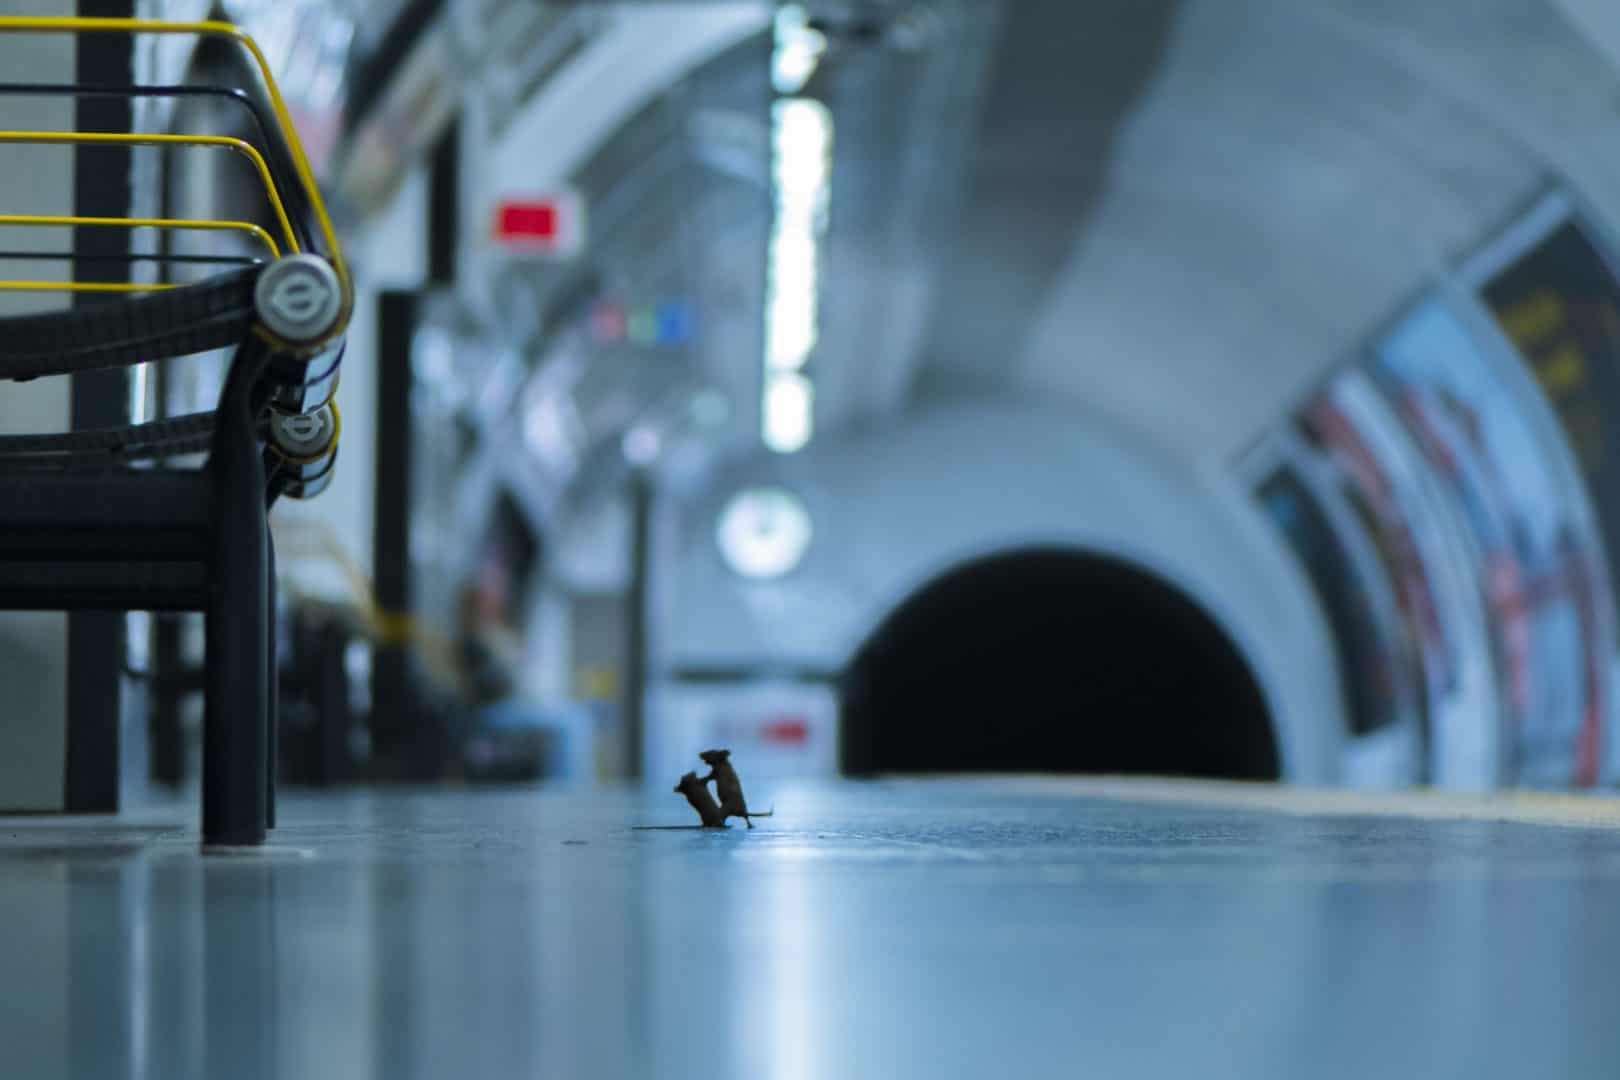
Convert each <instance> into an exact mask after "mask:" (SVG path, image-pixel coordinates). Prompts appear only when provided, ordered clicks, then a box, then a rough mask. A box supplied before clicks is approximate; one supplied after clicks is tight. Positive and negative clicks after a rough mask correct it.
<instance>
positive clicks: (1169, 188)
mask: <svg viewBox="0 0 1620 1080" xmlns="http://www.w3.org/2000/svg"><path fill="white" fill-rule="evenodd" d="M1464 6H1465V5H1461V4H1441V5H1437V4H1409V3H1404V2H1397V0H1374V2H1369V0H1312V2H1310V3H1285V2H1282V0H1187V2H1184V3H1181V4H1179V5H1177V7H1176V9H1175V10H1174V12H1173V13H1172V14H1171V18H1170V19H1169V22H1168V24H1167V25H1166V27H1165V31H1166V33H1165V40H1164V47H1163V52H1162V56H1159V57H1157V58H1155V67H1156V70H1155V71H1154V73H1153V75H1152V77H1151V78H1150V80H1149V81H1148V82H1147V85H1146V87H1145V89H1144V90H1143V92H1142V93H1141V95H1140V97H1139V98H1138V99H1137V101H1136V102H1135V103H1134V105H1133V106H1132V107H1131V108H1130V109H1129V110H1128V112H1126V114H1125V115H1124V116H1123V118H1122V120H1121V123H1120V124H1119V127H1118V130H1117V131H1116V132H1113V133H1111V136H1110V138H1108V139H1107V141H1104V140H1102V139H1098V140H1096V147H1097V150H1098V151H1099V152H1100V153H1106V158H1107V159H1106V164H1105V168H1104V171H1103V176H1102V178H1101V181H1100V191H1094V190H1092V189H1091V188H1090V187H1088V185H1087V184H1086V183H1085V182H1084V180H1083V179H1082V178H1079V177H1076V178H1074V180H1073V195H1072V199H1073V201H1074V202H1075V203H1078V204H1086V213H1085V215H1084V217H1083V219H1082V220H1081V221H1080V222H1078V223H1077V224H1076V225H1075V226H1074V227H1073V228H1072V230H1071V231H1070V232H1069V233H1068V235H1067V236H1066V237H1064V238H1063V244H1064V248H1065V251H1064V254H1063V256H1062V258H1061V260H1060V265H1059V266H1058V267H1057V268H1056V269H1055V271H1054V272H1053V273H1051V274H1049V275H1044V276H1043V275H1041V274H1039V273H1037V272H1033V271H1035V269H1036V268H1037V266H1038V264H1042V263H1045V262H1047V261H1048V260H1049V259H1050V251H1049V249H1050V244H1048V245H1047V249H1046V250H1035V249H1033V248H1032V247H1028V246H1026V247H1023V248H1002V249H1000V250H993V249H988V248H987V249H985V250H983V251H981V252H975V253H973V256H974V257H971V258H968V259H964V261H966V262H971V263H972V264H973V265H974V266H975V267H976V271H975V272H976V274H977V275H979V276H981V277H982V278H983V279H984V281H985V284H984V285H983V286H982V290H981V289H979V288H974V287H972V286H971V285H970V286H968V287H967V288H965V289H964V296H963V297H961V298H959V299H955V300H947V306H950V307H952V308H954V309H956V310H957V311H959V312H960V311H963V310H964V308H965V307H966V306H967V305H968V304H970V303H972V300H971V298H970V294H972V293H974V292H979V291H982V292H984V293H985V294H987V295H994V293H995V291H996V288H995V287H994V286H991V285H990V284H989V282H991V281H992V280H994V279H998V278H999V279H1001V281H1002V285H1001V286H1000V288H1002V289H1005V288H1007V287H1008V284H1009V283H1011V282H1017V283H1019V284H1018V287H1019V288H1020V289H1022V290H1024V292H1023V294H1022V295H1021V296H1020V297H1019V302H1020V303H1021V304H1023V305H1024V306H1026V307H1030V306H1033V307H1034V308H1035V310H1036V314H1035V316H1034V318H1033V320H1032V322H1031V324H1030V325H1029V326H1028V328H1027V333H1025V334H1024V335H1023V337H1022V340H1020V341H1017V342H1016V344H1015V343H1014V340H1013V339H1012V338H1011V337H1010V336H1009V338H1008V340H1007V345H1006V347H1005V348H1004V349H1002V350H999V351H995V352H992V351H990V350H987V349H985V348H984V347H982V345H978V344H976V343H972V339H971V338H970V337H966V336H964V337H962V338H958V339H957V341H958V342H968V343H969V344H970V346H971V347H969V348H956V347H953V344H954V343H953V342H951V341H943V342H940V343H938V345H937V347H936V348H935V349H934V350H933V351H932V352H931V353H930V355H929V356H928V361H929V363H930V365H931V367H932V369H933V371H932V381H933V382H934V384H935V385H936V386H942V387H946V388H948V387H949V386H950V385H951V384H952V382H953V377H954V380H958V381H959V380H961V379H962V378H964V377H968V378H974V379H983V378H987V377H992V378H996V379H1001V380H1010V381H1013V382H1017V383H1022V384H1024V385H1025V386H1027V387H1033V388H1036V389H1039V390H1041V391H1044V392H1052V391H1057V392H1060V393H1063V394H1068V395H1073V396H1075V397H1080V398H1084V399H1085V400H1086V401H1087V402H1088V403H1090V404H1092V405H1093V406H1096V407H1100V408H1103V409H1105V410H1107V411H1110V412H1113V413H1115V414H1117V415H1119V416H1121V417H1122V418H1125V419H1127V420H1131V421H1134V422H1136V423H1137V424H1139V425H1141V426H1142V427H1145V428H1147V429H1150V430H1152V431H1154V432H1156V433H1158V434H1159V435H1160V436H1161V437H1162V438H1163V439H1164V440H1165V441H1166V442H1167V443H1168V444H1170V445H1173V446H1176V447H1178V448H1180V449H1183V450H1185V451H1187V452H1188V453H1190V454H1197V455H1199V456H1201V457H1211V456H1213V457H1221V458H1224V457H1225V456H1227V455H1228V454H1230V453H1232V452H1234V451H1236V450H1237V449H1239V448H1241V447H1242V446H1243V445H1244V444H1245V443H1246V442H1247V441H1248V440H1249V439H1251V438H1252V437H1253V436H1254V435H1255V434H1256V433H1257V432H1258V431H1259V429H1260V428H1261V427H1263V426H1264V425H1265V424H1267V423H1269V422H1270V421H1272V420H1273V419H1274V418H1275V417H1276V416H1277V415H1278V414H1279V413H1280V412H1281V411H1282V410H1283V409H1285V408H1286V407H1287V405H1288V403H1289V402H1290V401H1291V400H1292V399H1293V398H1294V396H1296V395H1297V394H1299V393H1300V392H1301V391H1302V390H1303V389H1304V388H1305V387H1306V386H1308V385H1309V384H1310V383H1311V382H1313V381H1314V380H1316V379H1317V378H1319V377H1320V375H1321V373H1322V372H1323V371H1324V370H1325V369H1326V368H1327V367H1329V366H1331V365H1332V364H1334V363H1335V362H1337V361H1340V360H1342V359H1344V358H1345V356H1346V355H1347V354H1348V353H1349V351H1350V350H1352V349H1353V348H1355V347H1356V346H1357V345H1358V344H1359V343H1360V342H1361V341H1362V340H1363V339H1364V338H1365V337H1366V336H1367V335H1368V334H1369V333H1371V332H1372V331H1373V330H1374V329H1375V328H1376V327H1377V326H1378V325H1379V324H1380V323H1381V322H1383V321H1384V320H1386V319H1388V318H1390V317H1392V316H1393V315H1394V313H1395V310H1396V308H1397V307H1398V305H1400V304H1401V303H1402V302H1404V301H1405V300H1408V299H1410V298H1411V296H1412V294H1413V293H1414V291H1416V290H1417V289H1419V288H1421V287H1422V286H1423V285H1424V284H1425V283H1426V282H1429V281H1432V280H1433V279H1434V278H1435V277H1436V276H1437V274H1438V273H1439V272H1440V271H1441V269H1442V268H1443V267H1444V266H1445V265H1447V264H1448V263H1449V262H1451V261H1454V260H1455V259H1457V258H1458V257H1460V256H1461V255H1463V254H1464V253H1466V251H1467V250H1468V248H1469V247H1471V246H1472V245H1474V244H1477V243H1479V242H1480V241H1481V240H1482V239H1484V238H1485V237H1486V236H1487V235H1488V234H1489V233H1490V231H1491V230H1493V229H1495V228H1497V227H1499V226H1500V225H1501V224H1502V223H1503V222H1504V221H1505V219H1506V218H1507V216H1508V215H1509V214H1511V213H1512V212H1513V211H1514V210H1515V209H1516V208H1517V207H1520V206H1522V205H1523V204H1525V203H1526V201H1527V200H1528V199H1529V198H1530V197H1531V196H1532V195H1533V193H1534V192H1535V191H1537V190H1538V189H1539V188H1540V187H1541V186H1543V185H1545V184H1547V183H1549V182H1551V180H1552V179H1553V177H1555V176H1563V177H1567V178H1569V179H1570V180H1572V181H1573V182H1574V183H1576V184H1577V185H1578V186H1580V187H1581V188H1583V189H1585V190H1586V191H1587V192H1588V193H1589V194H1590V193H1597V194H1601V193H1604V192H1607V191H1610V190H1614V183H1613V181H1614V180H1615V179H1617V178H1620V139H1617V138H1616V137H1615V134H1614V127H1615V124H1614V122H1615V119H1616V117H1615V108H1614V103H1615V101H1616V100H1617V98H1620V84H1617V81H1616V77H1615V73H1614V70H1613V69H1612V68H1611V67H1610V66H1609V65H1608V63H1607V62H1606V61H1605V60H1604V58H1603V57H1601V56H1600V55H1599V54H1598V53H1597V52H1596V51H1595V50H1593V49H1592V48H1591V47H1589V46H1588V45H1587V44H1586V43H1585V42H1584V41H1583V39H1582V38H1581V36H1580V35H1579V34H1578V32H1577V31H1576V30H1575V29H1574V28H1573V27H1572V26H1571V25H1570V24H1569V23H1568V22H1567V21H1566V19H1565V18H1564V17H1563V16H1562V15H1561V13H1560V12H1559V11H1558V10H1556V9H1555V8H1554V7H1552V6H1550V5H1548V4H1545V3H1542V2H1540V0H1533V2H1527V0H1486V2H1483V3H1472V4H1468V5H1466V8H1467V10H1466V12H1464V11H1463V10H1462V9H1463V8H1464ZM1151 7H1153V6H1152V5H1137V4H1131V3H1126V2H1124V0H1117V2H1113V3H1109V4H1104V5H1101V6H1100V7H1099V5H1096V4H1092V5H1085V6H1084V10H1081V9H1080V8H1079V7H1078V6H1074V7H1068V8H1067V9H1066V10H1067V14H1066V15H1059V14H1057V13H1056V12H1055V11H1048V12H1042V15H1043V17H1047V18H1050V19H1055V20H1056V21H1055V22H1051V23H1048V30H1049V32H1050V33H1051V34H1054V35H1057V34H1063V35H1068V36H1069V37H1071V38H1072V39H1074V40H1079V39H1080V38H1081V37H1082V36H1085V35H1095V34H1097V33H1098V31H1099V28H1102V29H1105V30H1107V31H1108V32H1114V27H1113V24H1112V21H1111V19H1110V18H1109V17H1108V16H1111V15H1118V17H1119V18H1120V19H1121V20H1122V21H1125V22H1127V23H1130V22H1131V21H1132V20H1135V22H1134V23H1133V25H1134V26H1136V27H1137V29H1136V30H1135V31H1134V32H1133V33H1134V34H1135V35H1136V38H1137V39H1140V37H1141V34H1142V30H1141V28H1142V27H1143V26H1144V25H1145V24H1147V23H1149V21H1151V20H1156V19H1157V18H1158V17H1159V16H1160V12H1159V11H1151V10H1150V8H1151ZM1013 12H1014V14H1013V15H1012V18H1013V20H1014V22H1015V24H1016V21H1017V20H1018V19H1019V18H1020V17H1021V16H1022V12H1023V9H1022V8H1021V7H1019V8H1015V9H1013ZM1464 16H1466V17H1464ZM1122 39H1123V40H1126V41H1129V40H1132V33H1125V34H1123V35H1122ZM1007 40H1008V43H1009V45H1011V46H1014V47H1016V45H1017V42H1018V40H1019V35H1018V34H1017V32H1016V29H1014V31H1013V32H1011V33H1009V35H1008V39H1007ZM1043 49H1044V52H1045V53H1047V54H1050V53H1051V52H1052V49H1051V47H1050V46H1049V45H1047V46H1044V47H1043ZM1126 51H1128V50H1126ZM1039 63H1040V60H1039V54H1036V53H1031V54H1030V55H1029V57H1028V58H1025V57H1020V56H1019V55H1017V53H1016V52H1009V51H1004V52H1003V53H1002V54H1001V55H1000V56H999V57H998V68H997V74H996V75H995V77H994V80H993V83H992V90H991V100H992V101H995V99H996V96H997V95H998V94H1000V93H1003V92H1007V88H1008V87H1009V86H1011V87H1017V88H1022V89H1023V91H1024V92H1026V93H1029V94H1031V95H1038V96H1039V97H1040V98H1041V99H1042V100H1043V101H1044V102H1045V103H1046V104H1045V105H1044V106H1040V107H1043V108H1045V109H1046V110H1048V111H1050V109H1051V105H1050V102H1051V100H1052V98H1057V99H1060V100H1061V99H1064V98H1069V99H1072V100H1074V101H1076V102H1079V101H1083V100H1085V95H1086V91H1087V81H1088V79H1089V78H1090V74H1089V73H1088V72H1087V71H1085V70H1083V69H1075V70H1071V71H1068V72H1063V71H1062V70H1061V69H1059V68H1057V67H1056V66H1055V64H1053V63H1052V61H1051V60H1050V59H1048V60H1047V61H1046V63H1045V64H1044V65H1042V66H1041V67H1040V68H1039V70H1041V72H1042V77H1041V78H1039V79H1036V78H1031V77H1030V74H1029V73H1030V70H1031V66H1032V65H1033V64H1039ZM1054 76H1057V77H1056V78H1054ZM1012 92H1014V93H1016V92H1017V91H1016V90H1014V91H1012ZM1031 107H1032V108H1035V107H1037V106H1036V104H1035V102H1034V101H1032V102H1031ZM1077 115H1080V116H1084V113H1083V112H1079V110H1078V109H1077ZM991 145H993V143H992V144H991ZM1059 145H1061V144H1059ZM1046 179H1047V178H1046V177H1043V176H1037V177H1035V178H1033V179H1032V181H1031V183H1032V187H1031V190H1030V191H1029V195H1030V196H1031V197H1032V198H1035V197H1039V198H1047V199H1050V198H1051V193H1050V191H1049V189H1047V188H1046V187H1037V186H1034V185H1036V184H1044V182H1045V181H1046ZM1002 197H1003V198H1004V199H1008V198H1010V199H1016V198H1018V197H1019V193H1018V192H1017V191H1016V190H1012V191H1006V192H1003V194H1002ZM977 201H978V200H977V199H976V198H975V196H974V195H972V194H970V196H969V203H970V205H972V204H974V203H976V202H977ZM1615 209H1616V210H1620V204H1617V205H1616V206H1615ZM964 318H965V316H964ZM1009 357H1012V358H1013V359H1011V360H1009ZM941 376H943V378H942V377H941ZM924 385H925V388H926V386H927V381H925V384H924Z"/></svg>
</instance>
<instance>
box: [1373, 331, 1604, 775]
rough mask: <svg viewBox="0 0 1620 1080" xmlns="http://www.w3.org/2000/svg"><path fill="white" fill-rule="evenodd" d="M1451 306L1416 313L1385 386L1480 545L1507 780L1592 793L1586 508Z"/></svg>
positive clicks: (1380, 377) (1393, 355) (1376, 371)
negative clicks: (1582, 586)
mask: <svg viewBox="0 0 1620 1080" xmlns="http://www.w3.org/2000/svg"><path fill="white" fill-rule="evenodd" d="M1493 363H1494V361H1493V359H1492V357H1491V356H1490V355H1488V354H1487V353H1486V352H1485V350H1483V349H1481V348H1479V347H1478V345H1477V344H1476V343H1475V341H1474V340H1473V339H1472V338H1471V337H1470V336H1469V334H1468V331H1467V329H1466V328H1465V327H1464V325H1463V324H1462V323H1461V321H1460V320H1459V319H1458V318H1457V316H1456V315H1455V314H1453V313H1452V312H1451V311H1450V310H1449V309H1448V308H1447V307H1446V306H1445V305H1444V304H1442V303H1441V302H1439V301H1438V300H1436V301H1431V302H1429V303H1426V304H1424V305H1422V306H1420V307H1419V308H1417V309H1416V310H1415V311H1414V312H1413V313H1412V314H1411V315H1410V316H1408V317H1407V319H1406V320H1405V321H1404V322H1402V323H1401V325H1400V326H1399V327H1397V329H1396V330H1395V331H1394V333H1392V334H1391V335H1390V336H1389V337H1387V338H1386V339H1385V340H1384V342H1383V343H1382V345H1381V346H1380V347H1379V348H1378V350H1377V353H1376V355H1375V357H1374V360H1373V363H1372V369H1371V371H1372V374H1373V377H1374V379H1375V381H1376V382H1377V383H1378V384H1379V385H1380V387H1381V388H1382V389H1383V390H1384V392H1385V393H1386V394H1387V395H1388V396H1389V398H1390V400H1391V402H1392V404H1393V405H1394V407H1395V409H1396V412H1397V413H1398V414H1399V415H1400V417H1401V419H1402V421H1403V422H1404V423H1405V424H1406V425H1407V427H1408V428H1409V429H1410V431H1411V433H1412V436H1413V438H1414V440H1415V442H1416V444H1417V445H1418V447H1419V449H1420V450H1421V452H1422V453H1423V455H1424V457H1425V458H1426V459H1427V460H1428V462H1429V464H1430V466H1431V468H1432V469H1433V470H1434V471H1435V472H1436V473H1437V474H1438V476H1439V477H1440V479H1441V481H1442V482H1443V486H1444V488H1445V490H1446V492H1447V493H1448V494H1449V495H1450V496H1452V498H1453V499H1454V500H1455V503H1456V507H1457V510H1458V513H1459V514H1460V516H1461V517H1462V518H1463V520H1464V521H1465V522H1466V523H1467V525H1468V528H1469V530H1470V532H1471V533H1472V534H1473V537H1474V542H1475V545H1476V548H1477V550H1478V552H1479V556H1480V559H1481V561H1482V568H1481V569H1482V573H1481V582H1482V588H1483V590H1484V593H1485V596H1484V600H1485V606H1486V610H1487V612H1488V618H1489V622H1490V625H1491V630H1492V649H1493V653H1494V655H1495V660H1496V663H1497V670H1498V673H1499V677H1500V679H1501V682H1502V686H1501V699H1502V701H1503V702H1504V703H1505V707H1506V712H1507V715H1506V717H1505V720H1506V723H1507V725H1508V729H1509V731H1508V735H1509V739H1508V743H1509V746H1510V747H1511V748H1512V749H1511V753H1510V762H1509V780H1510V781H1513V782H1519V783H1530V784H1544V785H1554V786H1558V785H1564V784H1568V783H1571V782H1582V781H1584V782H1590V779H1591V777H1592V776H1593V775H1594V774H1595V768H1596V762H1595V759H1593V758H1591V756H1590V753H1589V751H1588V744H1589V743H1590V741H1591V737H1592V732H1593V730H1594V725H1595V724H1596V722H1597V719H1598V717H1597V712H1596V708H1595V704H1596V703H1595V702H1593V701H1592V700H1591V689H1592V688H1591V686H1590V681H1589V679H1588V678H1587V671H1586V668H1587V661H1586V656H1585V646H1584V645H1583V640H1582V638H1583V616H1582V613H1581V604H1582V602H1583V601H1582V599H1581V598H1580V597H1579V596H1578V595H1577V594H1576V589H1577V587H1578V585H1579V575H1578V574H1576V573H1575V572H1574V570H1575V568H1574V567H1572V565H1571V552H1572V550H1574V549H1577V548H1578V547H1579V543H1578V537H1579V534H1580V514H1579V507H1578V505H1577V504H1576V503H1575V502H1574V497H1573V495H1572V493H1571V492H1570V491H1569V490H1568V489H1567V488H1565V487H1564V486H1563V485H1561V484H1560V483H1559V481H1558V476H1559V473H1558V471H1557V464H1556V460H1555V457H1554V455H1555V454H1556V452H1557V451H1558V448H1557V447H1549V446H1548V445H1547V443H1546V442H1545V441H1544V440H1543V439H1542V438H1541V437H1539V436H1538V435H1537V433H1536V432H1535V431H1534V430H1533V428H1532V425H1531V423H1530V421H1529V420H1528V419H1527V415H1528V414H1529V412H1530V410H1532V409H1534V408H1537V407H1539V403H1538V402H1536V401H1534V400H1530V401H1526V400H1525V397H1524V393H1523V392H1522V391H1519V390H1517V389H1516V388H1514V387H1513V385H1512V384H1511V383H1510V382H1509V381H1507V380H1504V379H1502V378H1501V377H1500V376H1499V373H1498V372H1497V371H1496V370H1495V369H1494V367H1493Z"/></svg>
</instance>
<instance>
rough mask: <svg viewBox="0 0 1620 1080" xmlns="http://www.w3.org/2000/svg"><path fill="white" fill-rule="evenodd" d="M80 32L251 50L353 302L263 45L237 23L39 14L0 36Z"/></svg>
mask: <svg viewBox="0 0 1620 1080" xmlns="http://www.w3.org/2000/svg"><path fill="white" fill-rule="evenodd" d="M8 33H9V34H59V33H67V34H77V33H122V34H196V35H199V36H203V37H216V38H225V39H228V40H231V41H234V42H236V43H237V44H239V45H241V46H242V48H244V49H246V50H247V51H248V53H249V54H250V55H251V56H252V57H253V62H254V64H255V65H257V67H258V69H259V75H260V77H261V78H263V79H264V86H265V90H266V92H268V93H269V95H270V107H271V110H272V111H273V112H274V113H275V114H276V122H277V123H279V124H280V125H281V134H282V138H283V139H285V140H286V144H287V150H288V154H289V156H290V157H291V158H292V162H293V169H294V171H295V172H297V173H298V181H299V183H301V184H302V185H303V186H304V194H305V195H306V196H307V197H308V198H309V206H310V210H311V212H312V213H314V215H315V221H316V224H317V225H318V226H319V227H320V230H321V238H322V240H324V241H325V243H326V254H327V258H329V259H331V260H332V268H333V269H334V270H335V271H336V272H337V275H338V280H339V281H340V282H342V284H343V290H344V293H345V301H346V302H349V303H352V302H353V286H352V285H351V283H350V281H349V270H348V266H347V265H346V264H345V263H344V261H343V252H342V249H341V248H340V247H339V246H338V241H337V230H335V229H334V228H333V227H332V219H331V217H330V216H329V215H328V214H327V212H326V204H325V203H324V202H323V201H322V200H321V193H320V189H319V187H318V186H317V185H316V183H315V173H314V171H313V170H312V169H311V168H310V167H309V158H308V157H306V156H305V154H304V146H303V144H302V143H301V142H299V140H298V129H297V127H296V126H295V125H294V124H293V120H292V114H291V113H290V112H289V111H288V109H287V103H286V101H284V100H283V99H282V97H281V90H280V89H279V88H278V87H277V86H276V80H275V77H274V76H272V75H271V74H270V64H269V62H268V61H267V60H266V59H265V56H264V52H263V51H262V50H261V49H260V48H259V43H258V42H256V41H254V40H253V38H252V37H250V36H249V35H248V34H246V33H244V32H243V31H242V30H240V29H239V28H238V27H236V26H235V25H233V24H231V23H228V22H219V21H213V20H210V21H203V22H165V21H163V20H161V19H97V18H87V17H83V16H77V17H75V16H40V15H0V34H8Z"/></svg>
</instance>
